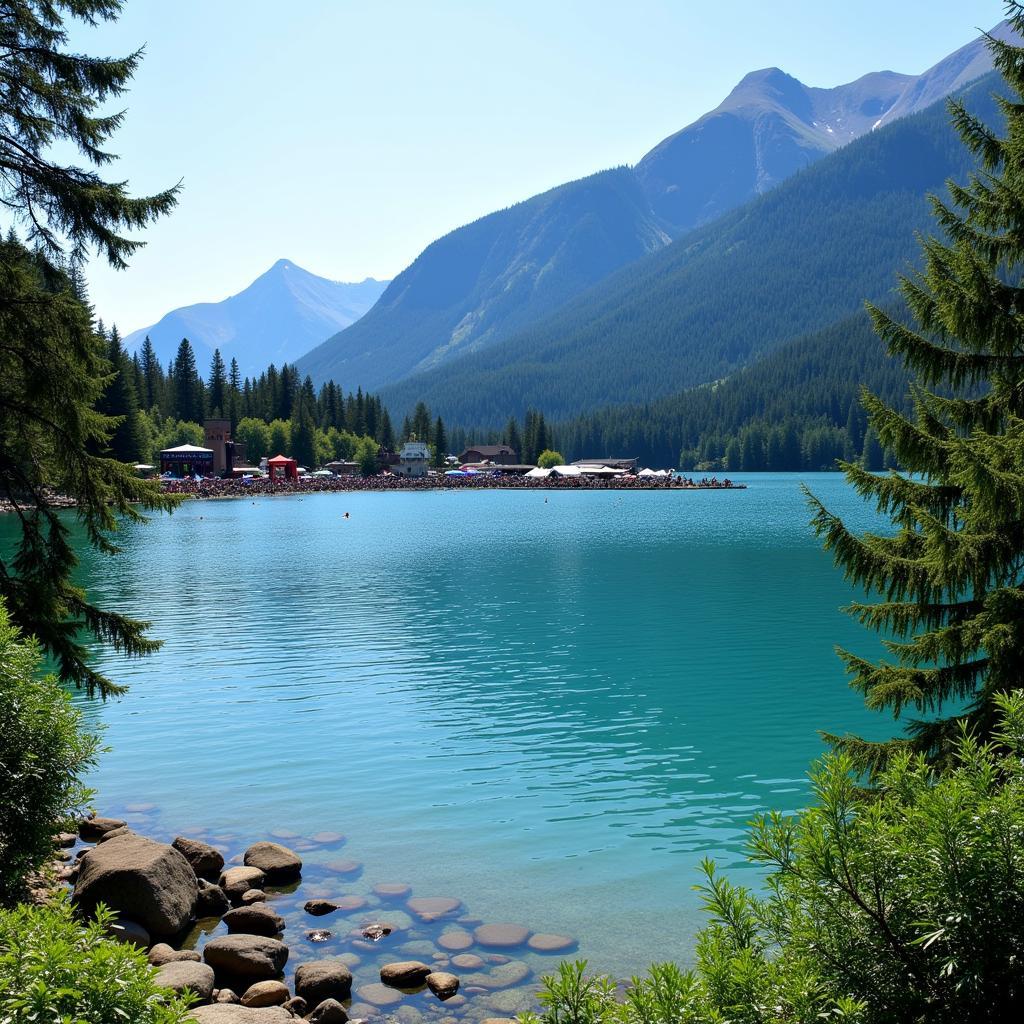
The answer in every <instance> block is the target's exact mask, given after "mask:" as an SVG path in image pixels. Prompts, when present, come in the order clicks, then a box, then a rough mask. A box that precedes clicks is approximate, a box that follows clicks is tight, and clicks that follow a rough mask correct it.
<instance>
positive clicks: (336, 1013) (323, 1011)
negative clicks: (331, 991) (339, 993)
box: [308, 999, 348, 1024]
mask: <svg viewBox="0 0 1024 1024" xmlns="http://www.w3.org/2000/svg"><path fill="white" fill-rule="evenodd" d="M308 1019H309V1021H310V1024H345V1022H346V1021H347V1020H348V1014H347V1013H346V1012H345V1007H344V1006H342V1005H341V1003H339V1002H338V1000H337V999H325V1000H324V1001H323V1002H322V1003H321V1004H320V1005H319V1006H318V1007H317V1008H316V1009H315V1010H314V1011H313V1012H312V1013H311V1014H310V1015H309V1018H308Z"/></svg>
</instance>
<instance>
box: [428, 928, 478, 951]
mask: <svg viewBox="0 0 1024 1024" xmlns="http://www.w3.org/2000/svg"><path fill="white" fill-rule="evenodd" d="M437 944H438V945H439V946H440V947H441V948H442V949H447V950H448V951H449V952H451V953H456V952H461V951H462V950H465V949H469V947H470V946H472V945H473V936H472V935H470V934H469V932H464V931H462V930H461V929H457V930H455V931H450V932H443V933H442V934H441V935H440V936H439V937H438V940H437Z"/></svg>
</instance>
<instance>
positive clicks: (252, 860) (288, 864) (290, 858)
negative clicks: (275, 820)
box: [242, 841, 302, 883]
mask: <svg viewBox="0 0 1024 1024" xmlns="http://www.w3.org/2000/svg"><path fill="white" fill-rule="evenodd" d="M242 863H243V864H244V865H245V866H246V867H251V868H259V869H260V871H262V872H263V873H264V875H266V878H267V881H268V882H273V883H278V882H294V881H295V879H297V878H298V877H299V875H300V874H302V858H301V857H300V856H299V855H298V854H297V853H296V852H295V851H294V850H289V849H288V847H287V846H282V845H281V844H280V843H270V842H266V841H264V842H260V843H253V844H252V846H250V847H249V849H248V850H246V851H245V856H244V857H243V858H242Z"/></svg>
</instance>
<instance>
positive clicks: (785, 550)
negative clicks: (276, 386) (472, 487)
mask: <svg viewBox="0 0 1024 1024" xmlns="http://www.w3.org/2000/svg"><path fill="white" fill-rule="evenodd" d="M747 479H748V480H749V481H750V483H751V486H750V488H749V489H748V490H746V491H733V492H724V491H719V492H699V491H695V492H666V493H658V492H614V491H609V492H588V493H548V494H545V493H544V492H522V491H510V492H500V491H481V492H476V493H474V492H458V493H453V492H430V493H366V494H343V495H333V494H327V495H311V496H308V497H306V498H303V499H299V498H294V497H288V498H279V499H262V500H258V501H256V502H249V501H244V500H241V501H239V500H236V501H221V502H203V503H200V502H194V503H190V504H188V505H186V506H184V507H182V508H181V509H180V510H179V511H178V512H177V513H175V515H174V516H172V517H170V518H164V519H161V520H157V521H154V522H152V523H150V524H149V525H146V526H141V527H138V526H133V527H130V528H129V529H128V530H127V531H126V533H125V536H124V542H125V548H126V550H125V553H124V555H123V556H121V557H119V558H117V559H97V558H93V557H90V558H89V560H88V561H87V562H86V564H85V566H84V572H83V578H84V579H85V580H86V582H87V583H88V585H89V587H90V590H91V591H92V593H93V596H94V597H95V598H96V600H98V601H99V602H100V603H101V604H103V603H106V604H109V605H113V606H115V607H117V608H118V609H120V610H124V611H127V612H130V613H132V614H136V615H139V616H143V617H146V618H149V619H152V620H153V623H154V626H153V632H154V634H155V635H156V636H159V637H161V638H163V639H164V640H165V646H164V648H163V650H162V651H161V652H160V653H159V654H158V655H156V656H155V657H152V658H149V659H146V660H144V661H137V662H128V663H125V662H122V661H120V660H118V659H115V658H112V657H111V656H109V655H104V654H102V653H101V654H99V655H98V657H99V659H100V661H101V662H102V664H103V666H104V668H105V669H106V670H107V671H109V672H111V673H112V674H114V675H115V677H116V678H117V679H118V680H120V681H124V682H127V683H128V684H129V685H130V687H131V692H130V694H129V695H128V696H127V697H126V698H125V699H123V700H121V701H118V702H115V703H111V704H108V705H106V706H100V705H90V713H91V714H93V715H94V716H95V718H96V719H98V720H101V721H103V722H104V723H105V724H106V727H107V731H106V737H105V738H106V741H107V742H108V744H109V745H110V746H111V747H112V750H111V752H110V753H109V754H108V755H107V756H106V758H105V759H104V762H103V764H102V766H101V768H100V770H99V771H98V772H97V774H96V777H95V779H94V784H95V785H96V786H97V788H98V789H99V792H100V794H101V804H102V806H103V808H104V809H108V808H116V807H118V806H122V805H124V804H125V803H128V802H132V801H140V800H145V801H152V802H154V803H156V804H157V805H158V806H159V808H160V812H159V823H160V824H159V827H160V828H163V829H165V830H166V831H168V832H177V831H181V830H184V829H186V828H188V827H193V828H195V827H202V828H212V829H213V830H214V831H221V832H226V833H230V834H234V835H237V836H241V837H245V838H246V839H249V840H254V839H257V838H261V837H262V836H264V835H265V834H266V833H267V832H269V831H270V830H273V829H288V830H293V831H295V832H297V833H300V834H303V835H309V834H310V833H313V832H316V831H318V830H321V829H337V830H339V831H343V832H345V833H346V834H347V835H348V836H349V846H348V847H347V849H346V855H347V856H351V857H354V858H357V859H358V860H360V861H362V862H364V863H365V865H366V867H365V874H364V877H363V879H361V880H360V884H362V885H364V887H365V888H366V889H367V891H368V890H369V888H370V887H372V885H373V884H375V883H376V882H379V881H396V880H399V881H405V882H409V883H410V884H412V885H413V887H414V890H415V891H416V892H417V893H421V894H423V895H438V894H440V895H452V896H456V897H458V898H460V899H461V900H463V901H464V902H465V904H466V905H467V906H469V907H470V908H471V910H472V913H473V914H474V915H476V916H478V917H479V918H481V919H484V920H516V921H522V923H523V924H525V925H527V926H529V927H530V928H532V929H534V930H539V931H553V932H568V933H571V934H572V935H574V936H576V937H578V939H579V943H580V955H583V956H587V957H589V958H590V959H591V960H592V961H594V962H596V963H597V964H599V965H601V966H602V967H604V968H606V969H608V970H611V971H615V972H617V973H628V972H631V971H634V970H637V969H638V968H639V967H640V966H641V965H642V964H643V963H645V962H647V961H648V960H650V959H651V958H654V957H662V958H664V957H668V956H674V957H677V958H680V959H686V957H687V950H688V945H689V941H690V938H691V936H692V932H693V930H694V928H695V927H696V926H697V924H698V923H699V922H698V915H697V901H696V897H695V895H694V893H693V892H692V889H691V886H692V885H693V883H694V882H695V881H696V873H695V867H696V865H697V863H698V861H699V860H700V859H701V858H702V857H704V856H707V855H711V856H714V857H716V858H718V859H719V860H720V861H722V862H725V863H728V864H740V863H741V862H742V837H743V829H744V824H745V823H746V822H747V821H748V820H749V818H750V817H751V815H752V814H753V813H755V812H756V811H757V810H758V809H761V808H765V807H769V806H772V807H782V808H784V809H794V808H796V807H798V806H799V805H800V803H801V801H802V799H804V794H805V792H806V789H805V783H804V772H805V771H806V767H807V764H808V762H809V760H810V759H811V758H813V757H814V756H816V755H817V754H818V753H819V752H820V750H821V745H820V741H819V740H818V738H817V734H816V730H817V729H820V728H828V729H833V730H845V729H848V728H853V729H861V730H864V729H868V730H872V729H874V730H877V729H878V728H880V727H881V728H884V726H885V723H881V726H880V725H879V723H877V722H875V721H874V720H873V719H872V718H870V717H869V716H868V715H867V713H866V712H865V711H864V710H863V709H862V707H861V706H860V703H859V700H858V698H857V697H856V695H855V694H852V693H851V692H850V691H848V690H847V688H846V686H845V682H844V677H843V673H842V669H841V666H840V664H839V662H838V661H837V660H836V658H835V657H834V654H833V651H832V649H833V645H834V644H835V643H837V642H840V643H845V644H849V645H851V646H853V647H854V648H856V649H858V650H861V651H865V652H871V651H873V650H874V649H875V647H874V641H873V640H872V639H871V638H870V637H868V636H866V635H865V634H864V633H862V631H861V630H860V628H859V627H857V626H856V625H855V624H854V623H852V622H851V621H849V620H848V619H847V618H846V617H845V616H843V615H841V614H840V613H839V611H838V610H837V609H838V606H839V605H841V604H843V603H845V602H846V601H848V600H849V597H850V593H849V590H848V588H847V587H846V585H845V584H844V583H843V581H842V579H841V578H840V577H839V575H838V574H837V573H836V571H835V570H834V569H833V568H832V566H831V562H830V559H829V558H828V556H826V555H824V554H823V553H822V552H821V551H820V550H819V549H818V547H817V545H816V542H815V541H814V540H813V538H812V537H811V536H810V534H809V531H808V528H807V525H806V524H807V519H808V513H807V510H806V507H805V505H804V503H803V499H802V497H801V495H800V493H799V490H798V486H797V478H796V477H794V476H762V477H755V476H751V477H748V478H747ZM811 482H812V484H813V486H814V487H815V489H816V491H817V492H818V493H819V494H820V495H821V496H823V497H825V498H826V500H827V501H828V502H829V503H830V504H832V505H833V506H835V507H836V508H838V509H840V510H842V511H844V513H849V514H850V515H851V516H853V517H854V518H855V520H856V521H858V522H860V523H862V524H864V523H867V522H868V521H869V520H870V517H869V516H868V514H867V512H866V511H865V510H864V509H863V507H862V506H861V505H860V503H859V501H858V499H857V498H856V497H855V496H854V495H852V494H851V493H850V492H849V491H848V490H847V489H846V487H845V485H844V484H843V483H842V481H841V480H840V478H839V477H837V476H832V475H828V476H816V477H813V478H812V480H811ZM545 498H547V500H546V501H545ZM345 511H348V512H349V513H350V514H351V518H350V519H349V520H344V519H342V513H343V512H345ZM308 856H309V857H310V858H312V861H313V863H316V860H317V857H318V856H319V854H318V853H317V851H313V852H311V853H310V854H309V855H308ZM328 859H329V858H328Z"/></svg>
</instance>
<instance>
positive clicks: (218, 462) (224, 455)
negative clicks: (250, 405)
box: [203, 420, 234, 476]
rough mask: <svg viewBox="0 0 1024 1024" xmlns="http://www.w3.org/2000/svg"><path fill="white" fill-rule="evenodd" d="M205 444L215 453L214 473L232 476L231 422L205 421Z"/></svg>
mask: <svg viewBox="0 0 1024 1024" xmlns="http://www.w3.org/2000/svg"><path fill="white" fill-rule="evenodd" d="M203 437H204V441H203V443H204V444H205V445H206V447H207V448H209V449H210V451H212V452H213V471H214V473H216V474H217V476H224V475H225V474H227V475H228V476H230V475H231V464H232V462H233V461H234V460H233V457H232V456H233V453H232V452H231V450H230V448H231V420H204V421H203Z"/></svg>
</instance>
